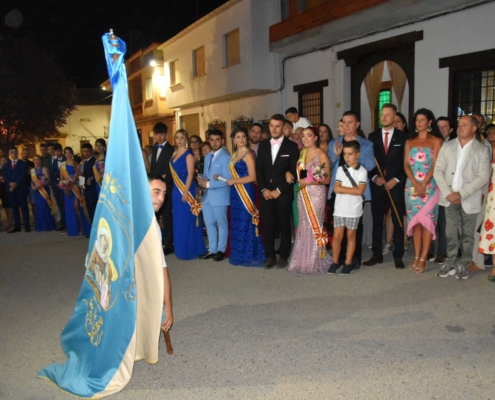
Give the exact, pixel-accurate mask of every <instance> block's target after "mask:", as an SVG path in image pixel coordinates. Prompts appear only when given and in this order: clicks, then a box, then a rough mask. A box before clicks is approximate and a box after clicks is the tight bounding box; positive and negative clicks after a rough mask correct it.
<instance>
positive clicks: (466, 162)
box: [433, 115, 490, 279]
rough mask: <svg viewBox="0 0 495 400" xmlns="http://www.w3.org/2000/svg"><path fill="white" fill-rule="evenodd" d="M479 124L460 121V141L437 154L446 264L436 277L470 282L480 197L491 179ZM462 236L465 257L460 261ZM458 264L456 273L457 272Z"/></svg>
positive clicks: (470, 119) (473, 120)
mask: <svg viewBox="0 0 495 400" xmlns="http://www.w3.org/2000/svg"><path fill="white" fill-rule="evenodd" d="M477 127H478V121H477V120H476V118H475V117H472V116H470V115H466V116H464V117H462V118H461V119H460V120H459V124H458V127H457V138H456V139H454V140H450V141H449V142H447V143H445V144H444V145H443V146H442V148H441V150H440V153H439V154H438V158H437V162H436V164H435V171H434V173H433V176H434V178H435V180H436V182H437V184H438V187H439V188H440V200H439V204H440V205H441V206H444V207H445V217H446V237H447V260H446V262H445V266H444V267H443V268H442V270H441V271H440V272H439V273H438V274H437V276H439V277H441V278H446V277H448V276H450V275H454V274H455V275H456V278H457V279H467V278H468V265H469V262H470V261H471V255H472V253H473V246H474V232H475V230H476V227H475V225H476V218H477V217H478V213H479V212H480V210H481V193H482V189H483V187H484V186H485V185H486V183H487V182H488V179H489V177H490V151H489V149H488V147H487V146H486V145H485V144H483V143H481V142H480V141H478V140H476V139H475V133H476V129H477ZM459 230H460V232H461V252H462V255H461V257H460V259H459V260H457V250H458V248H459V235H458V232H459ZM456 264H457V270H456V268H455V267H456Z"/></svg>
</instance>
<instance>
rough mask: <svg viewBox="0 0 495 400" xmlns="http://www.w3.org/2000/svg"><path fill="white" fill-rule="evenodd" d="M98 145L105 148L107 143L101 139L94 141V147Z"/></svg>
mask: <svg viewBox="0 0 495 400" xmlns="http://www.w3.org/2000/svg"><path fill="white" fill-rule="evenodd" d="M98 143H99V144H101V145H102V146H103V147H105V148H106V147H107V141H106V140H105V139H101V138H100V139H96V142H95V145H96V144H98Z"/></svg>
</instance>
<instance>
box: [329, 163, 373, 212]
mask: <svg viewBox="0 0 495 400" xmlns="http://www.w3.org/2000/svg"><path fill="white" fill-rule="evenodd" d="M347 169H348V171H349V174H350V175H351V176H352V179H354V181H355V182H356V183H357V185H358V186H359V184H361V183H364V184H368V171H367V170H366V168H364V167H363V166H362V165H360V166H359V168H358V169H354V168H351V167H349V168H347ZM335 182H340V184H341V185H342V186H344V187H350V188H352V187H354V186H353V185H352V183H351V181H350V180H349V178H348V177H347V175H346V173H345V172H344V169H343V168H342V166H340V167H339V169H337V174H336V175H335ZM333 215H334V216H336V217H347V218H358V217H360V216H361V215H363V198H362V197H361V196H356V195H353V194H344V193H337V195H336V197H335V208H334V212H333Z"/></svg>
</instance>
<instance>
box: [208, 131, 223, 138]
mask: <svg viewBox="0 0 495 400" xmlns="http://www.w3.org/2000/svg"><path fill="white" fill-rule="evenodd" d="M211 135H216V136H220V137H221V138H222V139H223V132H222V131H221V130H220V129H208V130H207V131H206V137H207V138H209V137H210V136H211Z"/></svg>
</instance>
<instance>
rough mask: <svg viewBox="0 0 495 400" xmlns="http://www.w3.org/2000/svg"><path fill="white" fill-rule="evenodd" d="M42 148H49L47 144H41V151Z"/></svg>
mask: <svg viewBox="0 0 495 400" xmlns="http://www.w3.org/2000/svg"><path fill="white" fill-rule="evenodd" d="M42 147H43V148H48V145H47V144H46V143H41V144H40V149H41V148H42Z"/></svg>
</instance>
